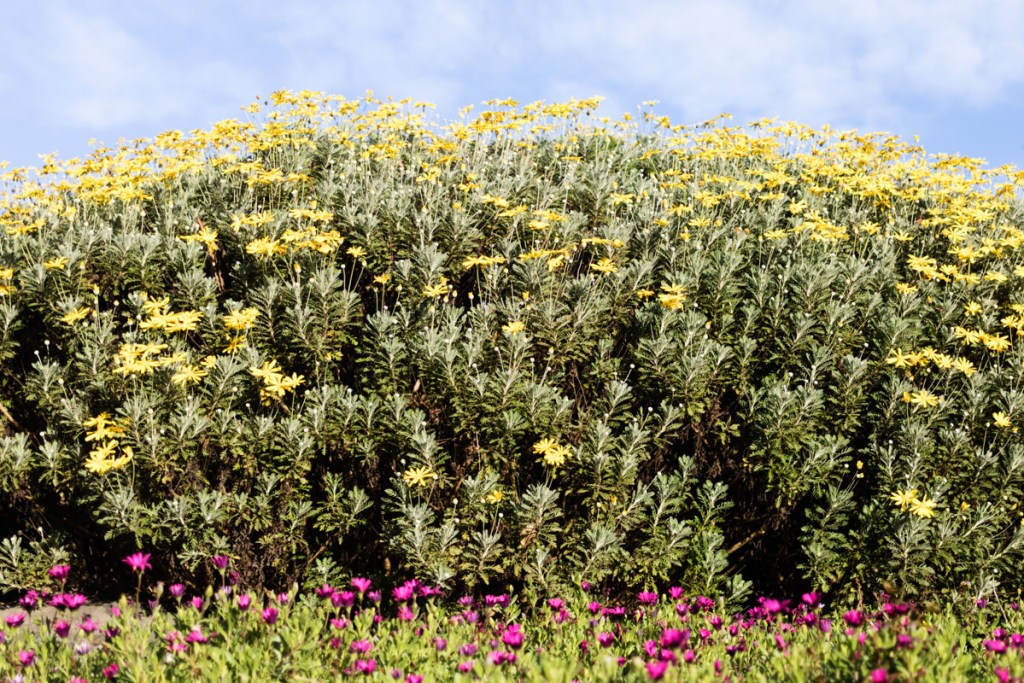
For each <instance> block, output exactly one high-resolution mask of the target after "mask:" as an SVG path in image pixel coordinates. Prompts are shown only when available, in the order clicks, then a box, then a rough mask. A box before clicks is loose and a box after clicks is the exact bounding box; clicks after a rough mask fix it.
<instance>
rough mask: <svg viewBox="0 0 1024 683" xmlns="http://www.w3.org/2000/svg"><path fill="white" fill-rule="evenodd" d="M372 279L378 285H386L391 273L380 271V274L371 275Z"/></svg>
mask: <svg viewBox="0 0 1024 683" xmlns="http://www.w3.org/2000/svg"><path fill="white" fill-rule="evenodd" d="M373 281H374V282H376V283H377V284H378V285H386V284H387V283H388V282H390V281H391V273H381V274H380V275H375V276H374V277H373Z"/></svg>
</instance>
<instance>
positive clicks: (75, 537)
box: [0, 92, 1024, 599]
mask: <svg viewBox="0 0 1024 683" xmlns="http://www.w3.org/2000/svg"><path fill="white" fill-rule="evenodd" d="M596 105H597V101H596V100H586V101H572V102H569V103H565V104H543V103H534V104H529V105H525V106H521V107H520V106H519V105H518V104H517V103H515V102H511V101H501V102H499V101H492V102H489V103H487V108H486V109H484V110H483V111H481V112H480V113H479V114H476V115H475V116H474V115H472V112H471V111H470V109H469V108H467V109H466V110H463V112H462V114H461V118H460V119H459V120H458V121H457V122H454V123H451V124H449V125H446V126H438V125H434V124H432V123H430V122H429V121H428V119H427V117H426V114H425V112H426V110H427V105H424V104H422V103H412V102H408V101H402V102H393V101H390V100H389V101H379V100H375V99H372V98H367V99H363V100H355V101H352V100H346V99H344V98H338V97H326V96H323V95H322V94H319V93H309V92H303V93H298V94H294V93H288V92H278V93H275V94H274V95H273V97H272V98H271V102H264V103H262V104H261V103H255V104H253V105H251V106H250V107H248V108H247V111H248V117H247V119H246V120H244V121H242V120H229V121H223V122H221V123H218V124H216V125H215V126H213V127H212V128H211V129H210V130H208V131H194V132H192V133H190V134H188V135H185V134H182V133H179V132H176V131H172V132H168V133H165V134H162V135H159V136H157V137H155V138H154V139H152V140H140V141H135V142H133V143H130V144H126V145H122V146H120V147H118V148H116V149H107V148H100V149H96V150H95V151H94V152H93V153H92V154H91V155H90V156H89V157H88V158H86V159H72V160H67V161H57V160H55V159H52V158H47V159H45V161H44V164H43V165H42V167H41V168H40V169H37V170H35V171H26V170H22V169H18V170H14V171H9V172H7V173H6V174H5V175H4V182H5V185H4V191H3V196H2V203H0V357H2V361H3V373H2V376H0V407H2V411H0V412H2V422H3V435H2V437H0V501H2V502H0V505H3V506H4V509H6V510H9V511H10V513H9V514H5V515H3V516H2V517H0V538H2V539H5V540H3V541H2V543H0V588H2V587H5V586H6V587H8V588H13V587H20V586H27V585H30V584H32V583H33V582H36V583H37V582H38V581H37V580H38V577H39V576H41V575H42V574H43V573H44V572H45V570H46V568H48V567H49V566H50V565H51V564H52V563H54V562H59V561H63V560H67V559H70V560H71V561H72V562H73V563H80V564H83V565H87V566H90V567H100V566H116V565H117V558H119V557H121V556H123V555H124V554H125V553H127V552H131V551H134V550H137V549H145V550H147V551H150V552H152V553H153V557H154V564H155V567H156V570H157V571H158V572H163V573H164V574H165V575H166V578H168V579H171V580H186V581H200V580H205V579H207V578H209V577H208V576H200V574H201V573H202V572H204V571H207V570H205V569H203V568H202V567H204V566H205V565H204V564H203V563H202V560H203V559H205V558H208V557H209V556H211V555H214V554H221V555H230V556H231V557H232V558H233V559H234V563H233V566H235V567H236V568H238V570H239V571H240V573H241V574H242V578H243V580H245V581H247V582H249V583H250V584H260V585H285V584H287V583H288V582H290V581H291V580H293V579H302V580H304V581H306V582H307V583H310V584H313V583H319V582H321V581H323V580H328V581H331V580H336V579H338V578H339V577H342V576H348V575H349V574H348V572H350V571H355V572H358V573H368V574H370V575H372V576H374V577H375V578H379V577H382V576H383V575H385V574H391V575H393V576H394V577H395V578H407V577H408V576H410V575H415V576H417V577H419V578H421V579H424V580H428V581H432V582H436V583H438V584H444V585H454V584H458V585H460V586H462V587H469V588H473V587H477V586H490V585H501V586H503V585H505V584H506V583H508V582H513V583H527V584H531V585H536V586H539V587H547V586H549V585H550V584H555V585H559V584H563V583H565V582H566V581H568V580H569V579H570V578H573V577H575V578H577V579H578V578H585V579H587V580H589V581H591V582H593V583H597V582H605V583H606V584H609V585H628V586H632V587H637V586H653V585H655V584H664V583H666V582H669V581H672V582H682V584H683V585H685V586H687V587H688V588H689V589H691V590H693V591H694V592H704V593H710V594H716V595H719V596H721V597H723V598H726V599H730V598H731V599H739V598H741V597H742V596H743V595H744V594H745V593H746V591H747V590H748V588H749V587H750V582H754V584H755V585H756V587H757V588H758V589H760V590H761V591H764V592H767V593H772V594H780V592H783V591H793V590H796V589H798V588H804V589H806V588H812V587H813V588H816V589H819V590H825V591H830V592H832V593H833V595H835V596H846V595H851V594H852V591H853V590H854V589H855V588H857V589H859V590H873V589H879V588H881V587H885V588H887V589H888V590H889V591H895V592H897V593H898V594H905V595H924V594H931V595H934V594H939V593H963V592H967V593H970V594H972V595H975V594H977V595H982V594H987V593H991V592H993V591H995V590H996V589H997V587H998V586H999V585H1000V582H1002V584H1003V590H1011V589H1015V588H1016V587H1017V586H1018V585H1019V578H1017V573H1016V572H1015V571H1014V568H1015V567H1016V566H1019V565H1018V564H1017V563H1019V561H1020V559H1021V551H1022V550H1024V532H1022V528H1021V520H1022V512H1024V508H1021V502H1022V501H1021V484H1022V476H1024V449H1022V447H1021V444H1020V439H1019V435H1018V428H1019V426H1020V425H1021V424H1024V393H1022V391H1021V383H1022V377H1024V375H1022V368H1024V364H1022V360H1024V354H1022V351H1021V348H1022V346H1021V344H1020V343H1019V338H1020V337H1021V335H1022V334H1024V293H1022V289H1024V287H1022V283H1024V253H1022V252H1021V251H1020V249H1019V248H1020V246H1021V245H1022V244H1024V230H1022V211H1021V205H1020V202H1019V201H1018V200H1017V197H1018V193H1019V189H1020V187H1021V185H1022V184H1024V173H1022V172H1020V171H1017V170H1016V169H1014V168H1012V167H1004V168H999V169H988V168H985V167H983V166H982V164H981V162H979V161H978V160H975V159H967V158H962V157H952V156H945V155H940V156H933V157H928V156H926V155H925V153H924V152H923V150H921V149H920V148H918V147H916V146H913V145H911V144H908V143H906V142H903V141H901V140H899V139H897V138H895V137H891V136H887V135H881V134H860V133H857V132H855V131H842V132H840V131H835V130H831V129H829V128H825V129H822V130H812V129H809V128H807V127H805V126H801V125H798V124H793V123H777V122H774V121H760V122H755V123H753V124H750V125H749V126H747V127H739V126H733V125H730V124H729V122H728V121H727V119H724V118H720V119H716V120H713V121H708V122H705V123H703V124H701V125H698V126H694V127H686V126H677V125H673V124H672V123H671V122H670V121H668V120H667V119H666V118H665V117H661V116H658V115H656V114H654V113H653V112H652V111H651V110H650V109H647V108H643V109H641V111H642V115H641V116H640V117H638V118H634V117H630V116H628V115H627V116H626V117H624V118H623V119H621V120H618V121H610V120H608V119H604V118H601V119H598V118H596V117H595V115H594V114H593V109H594V108H595V107H596ZM77 573H78V574H85V575H88V570H85V571H78V572H77ZM108 578H109V577H106V576H102V575H100V574H99V570H97V571H96V572H94V574H93V575H92V576H91V579H90V580H91V581H93V582H94V584H96V585H100V584H101V582H104V581H107V580H108ZM122 578H126V577H122ZM1008 581H1009V583H1007V582H1008Z"/></svg>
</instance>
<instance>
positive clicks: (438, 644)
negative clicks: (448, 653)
mask: <svg viewBox="0 0 1024 683" xmlns="http://www.w3.org/2000/svg"><path fill="white" fill-rule="evenodd" d="M434 647H435V648H436V649H437V651H438V652H444V650H445V648H447V647H448V641H447V640H445V639H444V638H437V639H435V640H434Z"/></svg>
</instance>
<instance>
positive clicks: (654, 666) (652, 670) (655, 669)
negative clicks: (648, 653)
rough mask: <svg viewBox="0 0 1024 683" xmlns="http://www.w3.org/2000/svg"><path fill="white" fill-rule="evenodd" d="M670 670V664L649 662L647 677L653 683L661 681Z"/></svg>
mask: <svg viewBox="0 0 1024 683" xmlns="http://www.w3.org/2000/svg"><path fill="white" fill-rule="evenodd" d="M666 669H668V662H647V676H648V677H649V678H650V679H651V680H652V681H660V680H661V679H662V677H663V676H664V675H665V670H666Z"/></svg>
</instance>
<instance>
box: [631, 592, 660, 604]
mask: <svg viewBox="0 0 1024 683" xmlns="http://www.w3.org/2000/svg"><path fill="white" fill-rule="evenodd" d="M636 599H637V600H638V601H639V602H640V604H641V605H654V604H656V603H657V602H658V594H657V593H654V592H651V591H640V593H639V594H638V595H637V596H636Z"/></svg>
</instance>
